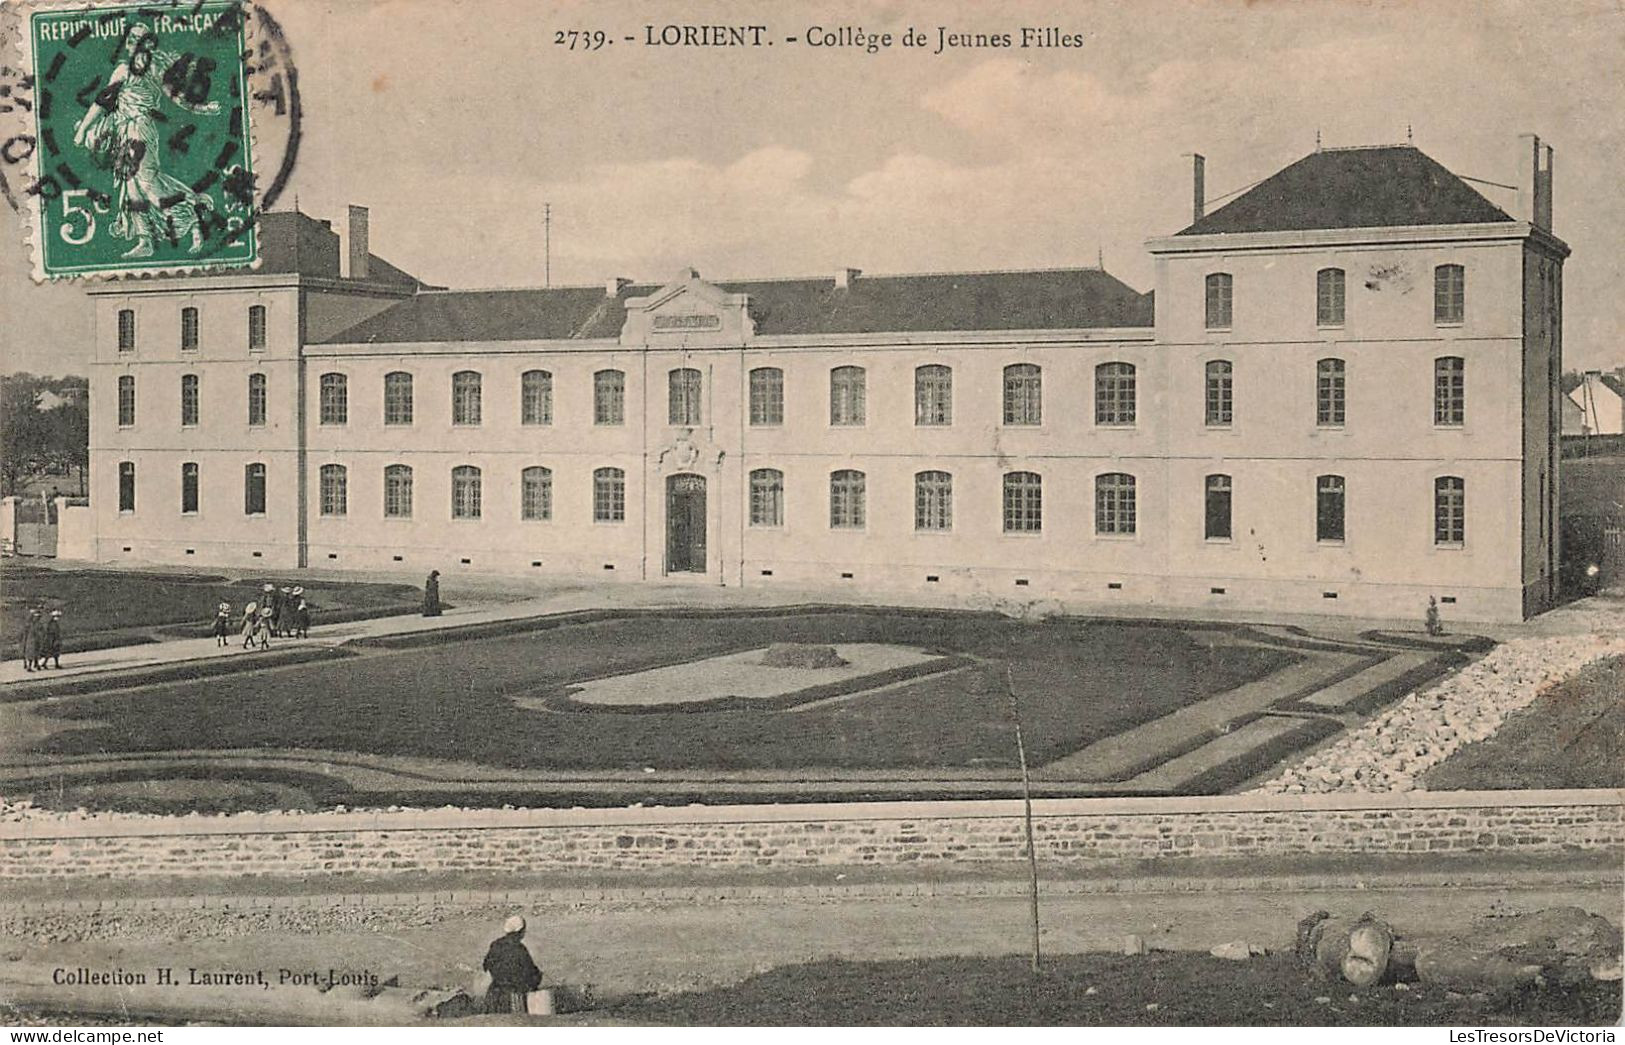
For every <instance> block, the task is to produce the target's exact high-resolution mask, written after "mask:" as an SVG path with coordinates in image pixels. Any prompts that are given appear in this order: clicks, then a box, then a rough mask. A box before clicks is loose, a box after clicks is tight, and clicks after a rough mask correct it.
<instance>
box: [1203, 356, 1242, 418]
mask: <svg viewBox="0 0 1625 1045" xmlns="http://www.w3.org/2000/svg"><path fill="white" fill-rule="evenodd" d="M1206 377H1207V390H1206V394H1205V397H1204V410H1203V420H1204V422H1205V423H1206V425H1207V426H1208V427H1209V428H1228V427H1229V426H1230V424H1231V422H1232V421H1233V420H1234V419H1235V367H1234V366H1233V365H1232V364H1231V363H1230V361H1229V360H1226V359H1215V360H1213V361H1212V362H1211V363H1209V364H1208V365H1207V368H1206Z"/></svg>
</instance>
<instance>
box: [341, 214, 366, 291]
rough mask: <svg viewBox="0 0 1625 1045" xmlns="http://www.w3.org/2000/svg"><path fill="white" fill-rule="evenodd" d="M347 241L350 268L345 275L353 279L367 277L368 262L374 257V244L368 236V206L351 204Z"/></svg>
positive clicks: (346, 251) (346, 249) (346, 248)
mask: <svg viewBox="0 0 1625 1045" xmlns="http://www.w3.org/2000/svg"><path fill="white" fill-rule="evenodd" d="M345 241H346V242H345V257H346V258H347V259H348V260H349V270H348V271H347V272H346V273H345V275H347V276H349V277H350V278H351V279H366V278H367V270H368V268H369V265H368V262H369V260H370V259H371V258H372V246H371V244H370V243H369V241H368V236H367V208H365V207H357V206H356V205H355V204H353V203H352V204H350V224H349V234H348V235H347V236H346V237H345Z"/></svg>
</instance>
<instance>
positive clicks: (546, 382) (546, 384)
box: [519, 370, 553, 425]
mask: <svg viewBox="0 0 1625 1045" xmlns="http://www.w3.org/2000/svg"><path fill="white" fill-rule="evenodd" d="M519 423H520V424H522V425H550V424H552V423H553V375H552V374H551V373H549V372H548V371H546V370H527V371H525V372H524V373H523V374H520V375H519Z"/></svg>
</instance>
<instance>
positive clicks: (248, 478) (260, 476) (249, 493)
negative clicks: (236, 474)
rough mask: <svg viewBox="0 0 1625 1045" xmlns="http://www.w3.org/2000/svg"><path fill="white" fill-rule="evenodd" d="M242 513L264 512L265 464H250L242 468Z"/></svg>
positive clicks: (259, 513) (257, 513)
mask: <svg viewBox="0 0 1625 1045" xmlns="http://www.w3.org/2000/svg"><path fill="white" fill-rule="evenodd" d="M243 514H244V515H264V514H265V466H264V465H263V464H251V465H248V466H247V467H246V468H244V469H243Z"/></svg>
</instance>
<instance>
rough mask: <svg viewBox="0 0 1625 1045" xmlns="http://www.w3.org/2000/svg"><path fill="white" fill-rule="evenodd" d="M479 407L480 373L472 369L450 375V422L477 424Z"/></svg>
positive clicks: (478, 421) (455, 423)
mask: <svg viewBox="0 0 1625 1045" xmlns="http://www.w3.org/2000/svg"><path fill="white" fill-rule="evenodd" d="M480 409H481V407H480V375H479V374H478V373H477V372H475V371H473V370H459V371H458V372H457V373H455V374H453V375H451V423H452V424H454V425H477V424H479V423H480Z"/></svg>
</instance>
